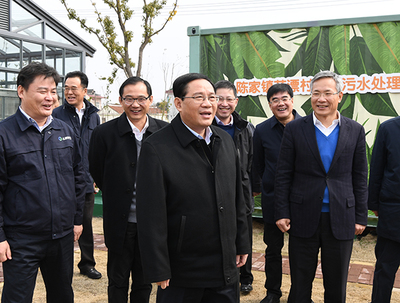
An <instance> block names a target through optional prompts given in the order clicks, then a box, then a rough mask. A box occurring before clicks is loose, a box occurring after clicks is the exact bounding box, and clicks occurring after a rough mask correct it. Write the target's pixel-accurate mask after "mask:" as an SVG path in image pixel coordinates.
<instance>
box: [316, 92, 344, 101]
mask: <svg viewBox="0 0 400 303" xmlns="http://www.w3.org/2000/svg"><path fill="white" fill-rule="evenodd" d="M338 93H339V92H337V93H331V92H327V93H320V92H312V94H311V97H312V98H315V99H319V98H321V97H325V98H330V97H332V96H333V95H337V94H338Z"/></svg>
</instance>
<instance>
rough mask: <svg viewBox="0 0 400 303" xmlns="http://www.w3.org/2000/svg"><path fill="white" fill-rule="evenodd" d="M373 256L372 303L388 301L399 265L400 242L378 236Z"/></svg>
mask: <svg viewBox="0 0 400 303" xmlns="http://www.w3.org/2000/svg"><path fill="white" fill-rule="evenodd" d="M375 256H376V264H375V272H374V283H373V287H372V303H390V298H391V297H392V290H393V284H394V280H395V277H396V272H397V270H398V269H399V266H400V243H399V242H396V241H392V240H390V239H388V238H384V237H380V236H378V240H377V242H376V246H375Z"/></svg>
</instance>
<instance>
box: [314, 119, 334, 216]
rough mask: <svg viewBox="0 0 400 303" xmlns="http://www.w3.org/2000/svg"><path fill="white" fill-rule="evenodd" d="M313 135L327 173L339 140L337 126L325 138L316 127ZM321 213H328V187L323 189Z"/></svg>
mask: <svg viewBox="0 0 400 303" xmlns="http://www.w3.org/2000/svg"><path fill="white" fill-rule="evenodd" d="M315 135H316V137H317V144H318V149H319V154H320V156H321V160H322V163H323V164H324V167H325V171H326V172H328V171H329V167H330V166H331V163H332V159H333V156H334V154H335V150H336V145H337V141H338V138H339V124H338V125H337V126H336V127H335V129H334V130H333V131H332V132H331V133H330V134H329V136H325V135H324V134H323V133H322V132H321V131H320V130H319V129H318V128H317V127H315ZM322 202H323V203H322V210H321V211H322V212H329V190H328V186H326V188H325V192H324V198H323V201H322Z"/></svg>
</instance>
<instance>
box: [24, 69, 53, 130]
mask: <svg viewBox="0 0 400 303" xmlns="http://www.w3.org/2000/svg"><path fill="white" fill-rule="evenodd" d="M17 91H18V96H19V98H20V99H21V108H22V109H23V111H24V112H25V113H27V114H28V115H29V116H30V117H31V118H32V119H34V120H35V121H36V122H37V123H38V125H42V123H43V124H44V123H45V122H46V119H47V117H48V116H50V115H51V113H52V111H53V103H54V102H55V101H56V100H57V86H56V83H55V82H54V79H53V78H52V77H48V78H45V77H44V76H41V75H40V76H36V78H35V80H33V82H32V83H31V84H30V85H29V87H28V89H27V90H25V89H24V88H23V87H22V86H21V85H20V86H18V89H17Z"/></svg>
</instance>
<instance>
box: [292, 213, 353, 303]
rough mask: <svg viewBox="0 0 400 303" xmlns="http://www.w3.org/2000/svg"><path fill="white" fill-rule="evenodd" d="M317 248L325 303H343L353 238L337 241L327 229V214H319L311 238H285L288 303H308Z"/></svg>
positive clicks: (329, 226) (328, 219) (316, 261)
mask: <svg viewBox="0 0 400 303" xmlns="http://www.w3.org/2000/svg"><path fill="white" fill-rule="evenodd" d="M320 248H321V268H322V275H323V284H324V289H325V293H324V302H325V303H341V302H342V303H344V302H345V301H346V286H347V275H348V271H349V263H350V257H351V251H352V249H353V239H351V240H344V241H342V240H337V239H336V238H335V237H334V236H333V234H332V229H331V223H330V217H329V213H321V219H320V223H319V226H318V229H317V231H316V232H315V234H314V235H313V236H312V237H311V238H299V237H294V236H292V235H289V261H290V278H291V282H292V285H291V288H290V293H289V298H288V303H310V301H311V291H312V283H313V281H314V277H315V271H316V269H317V264H318V252H319V249H320Z"/></svg>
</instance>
